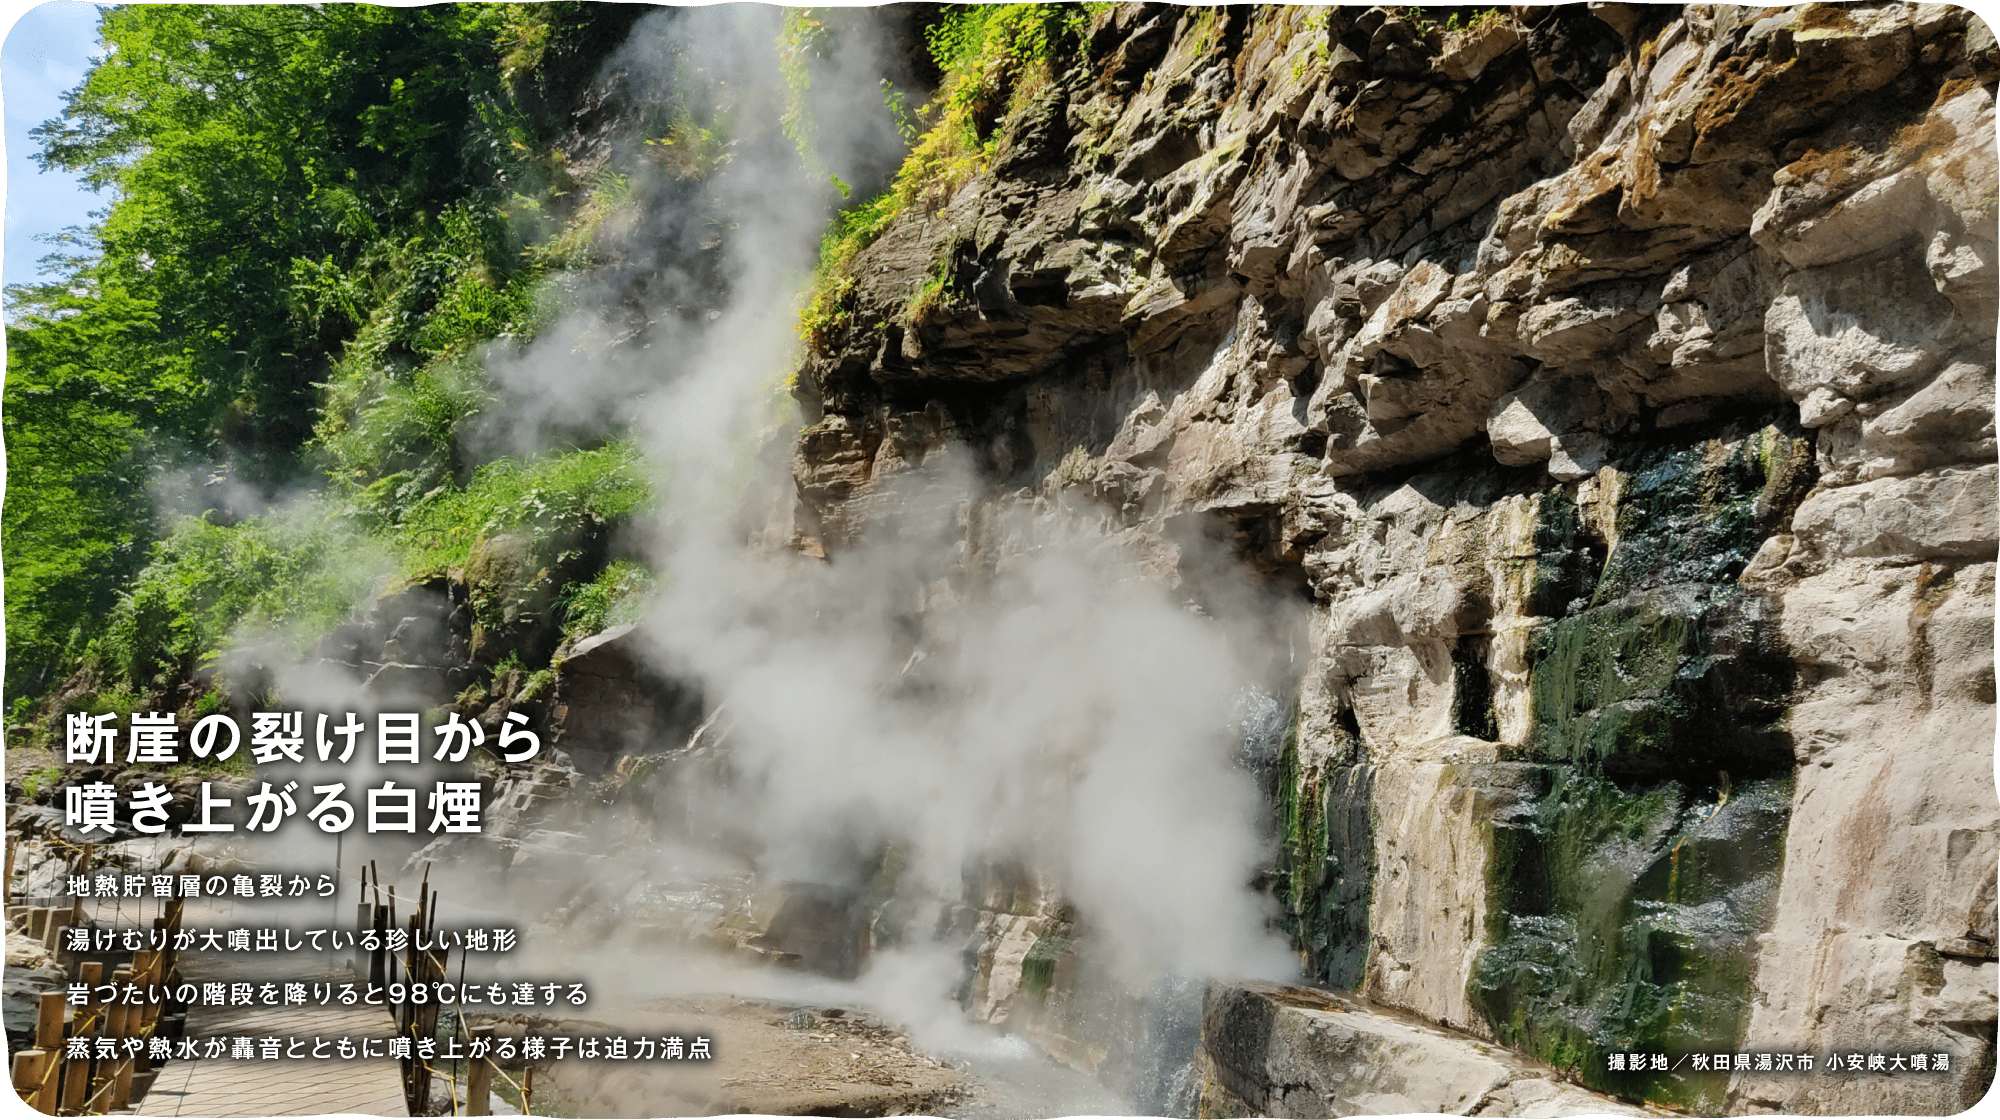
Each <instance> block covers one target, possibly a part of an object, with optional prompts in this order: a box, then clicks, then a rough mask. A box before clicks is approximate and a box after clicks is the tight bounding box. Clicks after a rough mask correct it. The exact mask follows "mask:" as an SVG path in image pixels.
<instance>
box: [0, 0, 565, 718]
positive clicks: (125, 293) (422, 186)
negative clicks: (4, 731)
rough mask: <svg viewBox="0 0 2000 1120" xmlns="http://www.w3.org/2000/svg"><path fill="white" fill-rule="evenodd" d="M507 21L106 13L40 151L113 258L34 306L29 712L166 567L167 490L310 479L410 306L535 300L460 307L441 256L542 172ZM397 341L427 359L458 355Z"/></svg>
mask: <svg viewBox="0 0 2000 1120" xmlns="http://www.w3.org/2000/svg"><path fill="white" fill-rule="evenodd" d="M497 7H500V6H495V8H497ZM495 8H489V7H485V6H482V5H438V6H433V7H424V8H383V7H375V6H372V5H361V4H339V5H316V6H306V5H290V4H282V5H278V4H274V5H254V6H238V7H224V6H193V5H188V6H182V5H136V6H129V7H117V8H111V9H107V10H106V11H105V14H104V16H103V19H102V23H101V26H100V35H101V38H102V41H103V44H104V47H105V53H104V56H103V58H102V60H101V61H100V62H99V63H98V64H97V65H95V66H94V67H93V68H92V69H91V70H90V72H89V73H88V75H87V76H86V77H85V78H84V80H83V82H82V84H81V85H79V86H78V87H77V88H76V89H75V90H73V91H71V92H70V94H69V95H68V97H67V103H66V107H65V110H64V114H63V116H62V117H60V118H58V119H56V120H53V121H50V122H48V123H47V124H45V125H43V126H42V127H41V128H39V129H37V130H36V132H35V137H36V139H37V140H38V141H39V142H40V143H41V145H42V152H41V154H40V155H39V156H38V159H40V161H41V162H42V164H43V166H45V167H49V168H61V169H64V170H67V171H71V172H75V173H77V174H79V175H80V176H81V177H82V178H83V179H84V181H85V182H87V183H89V184H91V185H92V186H94V187H96V188H99V189H100V190H103V191H104V192H105V193H106V194H107V195H108V196H109V199H110V202H111V205H110V207H109V210H108V212H107V213H106V214H105V215H104V217H103V220H102V222H101V223H100V224H99V225H98V226H97V227H96V228H95V229H94V230H93V231H92V234H93V236H94V239H95V245H94V246H93V248H94V249H95V250H96V251H95V252H93V253H88V254H85V255H81V256H76V257H71V258H68V259H66V260H63V261H59V262H58V264H59V268H58V271H57V274H56V275H55V276H54V278H53V279H52V280H50V281H49V282H47V283H44V284H40V285H36V286H30V287H26V288H20V289H16V290H14V291H12V292H10V293H9V294H10V297H11V298H10V308H9V312H10V314H9V319H10V321H9V323H8V326H7V341H8V359H9V360H8V370H7V383H6V398H5V430H6V437H7V450H8V467H9V483H10V485H9V486H8V489H7V504H6V513H5V527H4V538H0V548H4V550H5V554H6V561H7V614H8V622H9V627H8V631H9V633H8V637H9V642H8V647H9V648H8V654H9V656H8V669H7V687H8V692H9V694H10V695H11V696H13V697H15V698H18V697H20V696H21V695H23V694H24V693H26V692H33V691H37V690H39V689H41V688H44V687H46V686H47V685H48V684H49V683H51V676H52V674H54V673H55V672H56V670H57V668H58V667H59V666H60V665H63V664H65V663H67V662H68V661H70V660H72V659H73V658H74V657H75V656H76V654H77V653H78V652H79V649H80V646H79V643H80V642H81V641H83V640H85V639H86V638H87V637H88V635H86V634H84V633H83V632H82V627H83V625H84V624H85V620H87V619H91V618H98V619H101V618H103V617H104V614H105V612H106V610H108V609H109V608H110V606H111V605H112V603H113V602H114V601H115V600H116V598H117V596H116V591H115V589H116V587H117V586H118V584H119V583H120V582H122V581H123V580H125V579H127V578H129V577H130V576H131V575H132V574H133V573H134V572H135V571H136V570H137V569H138V567H139V566H140V565H141V564H143V563H144V562H145V561H146V558H147V556H148V555H149V542H150V540H151V539H152V538H153V537H154V536H155V535H156V533H157V527H156V526H155V525H154V524H153V523H152V520H151V514H150V503H149V502H148V501H147V494H146V487H147V485H148V482H149V476H150V475H151V474H152V473H153V472H154V471H156V470H157V469H158V468H159V467H160V466H162V465H163V464H167V463H171V462H186V463H215V462H229V463H231V464H233V465H234V468H235V469H236V470H237V471H239V472H240V473H241V474H243V475H244V476H246V477H248V478H250V479H251V480H253V481H259V482H263V483H267V484H274V483H277V482H280V481H284V480H287V479H289V478H293V477H295V476H296V474H297V472H298V470H299V468H300V465H301V462H302V460H301V457H300V451H301V449H302V448H303V447H304V446H305V445H306V443H307V440H308V438H309V437H310V435H311V434H312V430H313V426H314V408H315V404H316V403H317V395H318V394H317V388H316V386H317V385H318V384H319V383H321V382H323V381H325V380H326V379H327V376H328V371H329V368H330V364H331V362H332V361H333V359H334V358H335V357H336V356H338V355H339V354H340V353H341V351H342V350H343V348H344V347H345V345H346V344H347V343H348V341H349V340H350V339H351V338H352V336H353V335H354V334H355V332H356V331H357V330H358V329H359V328H361V327H362V326H363V325H364V324H365V322H366V320H367V319H368V318H369V316H370V315H371V311H372V309H373V308H374V307H375V306H376V305H377V304H379V303H381V302H383V299H384V295H385V292H386V294H387V295H389V296H393V297H395V298H396V299H397V300H400V301H401V302H400V303H399V304H398V309H399V310H401V311H403V312H405V313H406V314H412V315H416V316H421V315H423V314H424V313H427V312H428V311H430V310H431V308H432V307H433V306H435V305H437V304H439V303H445V304H447V305H449V306H450V307H451V308H452V314H453V315H454V316H455V317H457V318H462V319H468V320H473V321H475V322H476V324H477V326H479V327H481V328H490V326H491V325H492V323H493V322H496V321H500V320H504V319H506V318H507V317H508V316H509V315H510V314H512V313H513V312H514V311H515V310H516V309H517V307H518V305H520V304H522V303H524V302H525V300H524V299H523V298H522V296H521V295H520V292H519V291H514V292H502V293H498V294H496V293H489V292H484V291H473V290H469V289H468V287H467V286H465V285H462V284H461V285H460V286H459V287H456V288H454V287H453V286H452V285H453V282H455V281H457V280H458V279H459V277H458V276H457V275H456V273H455V272H454V270H453V269H451V268H449V267H445V266H444V265H440V264H438V263H437V262H436V260H435V258H436V257H437V256H439V254H438V253H437V252H434V251H432V246H434V245H438V244H447V245H448V247H449V250H450V251H451V252H453V253H457V254H459V255H460V256H464V255H466V254H465V251H464V243H465V242H466V241H467V240H468V238H467V237H466V236H462V234H463V233H464V230H463V229H457V230H454V229H451V228H448V227H450V226H451V223H452V220H453V219H451V217H450V215H452V214H454V213H456V214H458V215H460V218H459V219H458V224H459V225H460V226H464V225H465V224H466V222H467V221H468V220H469V219H467V218H466V217H465V216H466V215H470V214H476V213H477V214H486V213H491V211H492V210H493V208H494V206H495V205H496V204H497V202H498V200H499V199H500V198H502V197H504V195H505V194H506V193H507V192H510V191H512V190H515V189H520V188H523V187H526V186H528V184H525V183H523V182H522V180H523V179H524V178H525V177H527V176H530V175H532V174H533V172H534V167H533V165H532V164H530V163H529V162H527V160H526V159H525V153H526V152H527V151H528V150H529V148H530V144H529V142H528V141H530V140H531V137H530V136H529V132H528V130H527V128H526V126H525V123H524V121H523V119H522V117H521V115H520V114H519V113H518V112H517V111H516V110H514V109H513V108H512V106H511V104H510V102H509V101H508V99H507V98H506V96H505V90H504V88H503V86H502V76H501V71H500V67H499V57H500V54H499V48H498V47H497V46H496V43H495V38H496V33H497V32H498V31H499V30H502V29H504V28H503V25H504V24H505V22H506V21H505V19H504V18H503V17H502V16H501V14H500V13H499V12H497V11H496V10H495ZM454 207H456V208H457V209H456V210H454ZM474 224H482V225H483V228H482V229H480V230H478V231H476V232H478V233H479V234H480V235H481V236H480V237H475V238H470V240H478V241H481V243H482V250H483V251H482V252H481V253H480V254H479V256H480V260H479V262H478V264H479V269H480V271H481V274H482V275H486V274H487V273H488V272H489V271H492V272H499V273H504V272H505V266H506V264H507V263H508V261H507V257H508V251H509V248H510V247H509V246H506V245H504V244H503V245H497V246H496V245H493V244H492V243H493V242H494V241H496V240H500V241H504V238H495V237H492V236H486V235H487V234H490V232H491V226H492V223H491V222H483V223H481V222H474ZM425 262H430V264H429V267H428V270H426V268H424V267H422V266H423V265H424V263H425ZM493 264H498V265H500V266H501V267H500V268H498V269H489V266H490V265H493ZM459 271H465V270H459ZM413 273H414V274H417V277H416V280H415V281H412V279H411V274H413ZM499 278H500V279H501V280H502V283H501V284H500V285H499V287H500V288H502V289H504V288H505V283H504V281H505V279H506V278H505V277H504V276H501V277H499ZM425 281H428V283H426V282H425ZM489 297H490V298H489ZM387 333H388V334H389V335H390V338H389V339H388V345H389V348H390V349H395V348H398V347H400V348H402V349H404V350H406V351H407V352H408V353H409V354H410V356H411V357H412V359H413V360H421V359H422V358H423V357H425V356H427V354H429V353H435V352H441V351H444V350H448V349H451V345H450V343H449V342H447V341H446V340H443V339H440V338H438V337H436V332H432V334H431V335H430V336H425V335H424V334H423V332H422V330H421V324H411V325H410V329H408V330H405V331H402V332H394V331H391V332H387Z"/></svg>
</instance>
